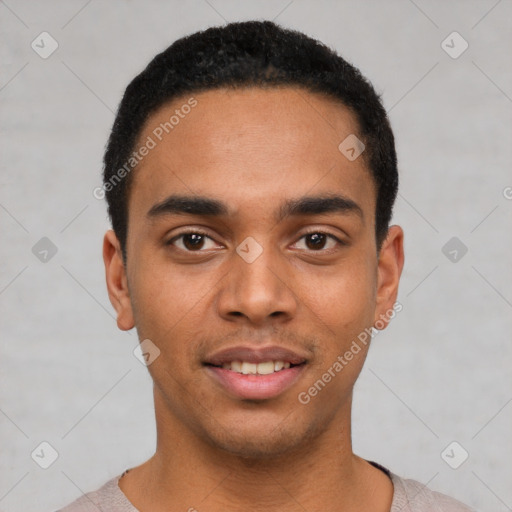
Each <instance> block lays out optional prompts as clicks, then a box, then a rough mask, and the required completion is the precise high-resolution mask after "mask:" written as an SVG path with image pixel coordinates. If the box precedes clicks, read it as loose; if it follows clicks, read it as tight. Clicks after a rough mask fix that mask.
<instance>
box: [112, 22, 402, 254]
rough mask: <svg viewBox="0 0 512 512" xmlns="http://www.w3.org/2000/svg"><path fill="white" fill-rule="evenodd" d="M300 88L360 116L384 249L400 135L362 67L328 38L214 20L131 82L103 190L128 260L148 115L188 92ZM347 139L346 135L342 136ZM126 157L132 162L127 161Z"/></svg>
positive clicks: (271, 26)
mask: <svg viewBox="0 0 512 512" xmlns="http://www.w3.org/2000/svg"><path fill="white" fill-rule="evenodd" d="M254 86H256V87H262V88H267V87H281V86H290V87H299V88H303V89H305V90H307V91H310V92H313V93H320V94H323V95H324V96H327V97H329V98H331V99H334V100H336V101H338V102H340V103H342V104H343V105H344V106H345V107H347V108H348V109H349V110H350V111H351V112H352V113H353V114H354V116H355V118H356V121H357V124H358V128H359V131H358V133H357V137H358V138H359V139H361V140H362V142H363V143H364V144H365V150H364V153H363V155H362V156H363V157H364V161H365V163H366V166H367V167H368V169H369V171H370V173H371V175H372V177H373V179H374V182H375V185H376V191H377V206H376V212H375V219H376V239H377V247H378V248H380V246H381V243H382V241H383V240H384V238H385V236H386V234H387V231H388V228H389V222H390V220H391V215H392V211H393V204H394V202H395V199H396V194H397V190H398V171H397V158H396V151H395V143H394V136H393V132H392V130H391V126H390V123H389V120H388V117H387V113H386V110H385V109H384V107H383V105H382V103H381V100H380V97H379V95H378V94H377V93H376V92H375V90H374V88H373V86H372V85H371V83H370V82H369V81H368V80H367V79H366V78H365V77H363V75H362V74H361V72H360V71H359V70H358V69H357V68H356V67H354V66H353V65H351V64H349V63H348V62H347V61H346V60H345V59H343V58H342V57H341V56H339V55H338V54H337V53H336V52H335V51H334V50H331V49H330V48H328V47H327V46H326V45H324V44H323V43H321V42H320V41H317V40H315V39H312V38H311V37H308V36H307V35H305V34H303V33H301V32H298V31H295V30H290V29H285V28H283V27H281V26H279V25H277V24H275V23H273V22H271V21H246V22H237V23H229V24H227V25H224V26H220V27H211V28H208V29H206V30H204V31H199V32H196V33H194V34H191V35H189V36H186V37H183V38H181V39H178V40H177V41H175V42H174V43H173V44H172V45H171V46H169V47H168V48H167V49H166V50H164V51H163V52H162V53H160V54H158V55H157V56H156V57H154V59H153V60H152V61H151V62H150V63H149V64H148V65H147V67H146V68H145V69H144V71H142V72H141V73H140V74H139V75H138V76H136V77H135V78H134V79H133V80H132V82H131V83H130V84H129V85H128V87H127V88H126V91H125V93H124V96H123V99H122V100H121V103H120V105H119V108H118V110H117V114H116V118H115V121H114V125H113V128H112V132H111V134H110V137H109V140H108V144H107V147H106V150H105V155H104V171H103V190H104V192H105V195H106V198H107V202H108V213H109V216H110V219H111V222H112V227H113V229H114V232H115V233H116V235H117V237H118V239H119V241H120V245H121V248H122V251H123V257H124V259H125V261H126V239H127V233H128V197H129V191H130V183H131V181H132V180H131V173H130V171H131V170H132V169H133V168H135V167H136V163H137V161H136V159H134V158H132V157H131V156H132V153H133V151H134V149H135V144H136V143H137V140H138V138H139V136H140V133H141V131H142V128H143V126H144V124H145V122H146V121H147V119H148V118H149V117H150V116H151V115H152V114H153V113H155V111H156V110H158V109H159V108H160V107H161V106H163V104H165V103H167V102H169V101H171V100H173V99H175V98H179V97H183V96H184V95H186V94H190V93H194V92H201V91H206V90H212V89H219V88H226V87H231V88H243V87H254ZM340 142H341V141H340ZM127 162H130V163H129V165H128V166H127Z"/></svg>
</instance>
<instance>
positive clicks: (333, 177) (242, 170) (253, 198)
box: [129, 88, 374, 214]
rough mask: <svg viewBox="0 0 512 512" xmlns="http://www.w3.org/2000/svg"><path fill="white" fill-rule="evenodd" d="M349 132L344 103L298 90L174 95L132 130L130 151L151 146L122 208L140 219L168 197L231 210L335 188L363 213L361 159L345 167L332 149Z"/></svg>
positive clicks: (368, 189) (366, 178) (365, 176)
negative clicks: (134, 138) (200, 199)
mask: <svg viewBox="0 0 512 512" xmlns="http://www.w3.org/2000/svg"><path fill="white" fill-rule="evenodd" d="M191 105H193V106H191ZM357 133H358V126H357V122H356V119H355V116H354V115H353V114H352V113H351V112H350V111H349V110H348V109H347V108H346V107H344V106H343V105H341V104H340V103H338V102H335V101H333V100H331V99H329V98H327V97H325V96H323V95H319V94H316V93H311V92H307V91H305V90H303V89H300V88H270V89H261V88H244V89H236V90H232V89H215V90H211V91H205V92H200V93H197V94H190V95H187V96H183V97H181V98H179V99H175V100H173V101H172V102H170V103H168V104H166V105H164V106H162V107H161V108H160V109H158V110H157V111H156V112H155V113H154V114H153V115H152V116H150V118H149V119H148V121H147V122H146V124H145V126H144V127H143V130H142V131H141V134H140V136H139V141H138V144H137V147H141V146H143V145H145V144H146V145H147V146H148V147H149V146H151V149H150V150H149V151H148V152H147V154H146V156H144V158H143V159H142V160H141V162H140V163H139V164H138V166H137V168H136V169H135V171H134V174H133V176H132V180H133V182H132V186H131V194H130V208H129V210H130V212H131V211H132V209H135V210H139V209H140V211H138V212H134V213H137V214H142V213H143V211H142V209H143V208H146V211H147V207H150V206H151V205H152V204H154V203H155V202H158V201H159V200H162V199H163V198H165V197H166V196H169V195H171V194H176V193H180V194H188V195H191V194H195V195H203V196H210V197H216V198H219V199H222V200H224V201H226V202H229V201H231V202H233V203H237V204H235V205H234V206H235V209H236V207H237V206H241V204H242V203H245V204H251V202H252V203H253V206H255V207H259V206H263V204H265V205H267V206H268V202H269V201H272V200H273V199H274V198H277V197H279V198H282V197H284V196H290V197H294V196H298V195H304V194H306V193H308V192H310V193H311V192H313V193H315V192H319V193H324V194H325V193H332V192H340V193H343V194H344V195H345V196H348V197H351V196H352V198H353V199H354V200H355V199H356V197H354V196H357V199H358V203H363V204H361V206H362V207H363V208H364V207H365V206H367V207H368V208H372V207H373V204H374V197H373V196H374V193H373V192H374V190H373V189H374V186H373V180H372V178H371V176H370V174H369V172H368V170H367V168H366V165H365V162H364V160H363V158H362V157H360V158H357V159H356V160H354V161H350V160H349V159H347V158H346V157H345V156H344V155H343V153H342V152H341V151H340V150H339V145H340V143H341V142H342V141H344V140H345V139H346V138H347V137H348V136H350V135H354V134H357ZM276 205H277V203H276Z"/></svg>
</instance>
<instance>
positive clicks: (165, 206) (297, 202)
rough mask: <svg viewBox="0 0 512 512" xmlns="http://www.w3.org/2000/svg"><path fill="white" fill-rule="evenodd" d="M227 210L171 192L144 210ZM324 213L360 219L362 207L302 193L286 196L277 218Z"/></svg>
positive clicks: (200, 212)
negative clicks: (351, 215) (288, 197)
mask: <svg viewBox="0 0 512 512" xmlns="http://www.w3.org/2000/svg"><path fill="white" fill-rule="evenodd" d="M229 213H230V209H229V208H228V206H227V205H226V204H225V203H223V202H222V201H219V200H217V199H212V198H209V197H204V196H180V195H171V196H169V197H167V198H166V199H164V200H163V201H161V202H159V203H156V204H155V205H153V206H152V207H151V208H150V210H149V211H148V213H147V216H148V217H149V218H154V217H160V216H163V215H200V216H204V217H220V216H228V215H229ZM325 213H347V214H350V213H355V214H357V215H358V216H359V217H361V218H363V217H364V215H363V210H362V208H361V207H360V206H359V205H358V204H357V203H356V202H355V201H353V200H352V199H350V198H348V197H344V196H341V195H321V196H304V197H300V198H298V199H288V200H287V201H285V202H284V203H283V204H282V205H281V206H280V208H279V210H278V214H277V221H278V222H281V221H282V220H284V219H285V218H287V217H292V216H300V215H320V214H325Z"/></svg>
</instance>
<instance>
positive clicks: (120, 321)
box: [103, 229, 135, 331]
mask: <svg viewBox="0 0 512 512" xmlns="http://www.w3.org/2000/svg"><path fill="white" fill-rule="evenodd" d="M103 262H104V263H105V277H106V280H107V289H108V296H109V298H110V302H111V304H112V306H114V309H115V310H116V312H117V326H118V327H119V329H121V330H123V331H128V330H130V329H132V328H133V327H134V326H135V321H134V319H133V311H132V303H131V300H130V292H129V290H128V279H127V277H126V268H125V266H124V262H123V256H122V252H121V244H120V243H119V240H118V239H117V237H116V235H115V233H114V231H112V230H111V229H110V230H109V231H107V232H106V233H105V237H104V238H103Z"/></svg>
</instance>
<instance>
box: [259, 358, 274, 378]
mask: <svg viewBox="0 0 512 512" xmlns="http://www.w3.org/2000/svg"><path fill="white" fill-rule="evenodd" d="M257 370H258V373H259V374H260V375H269V374H271V373H274V362H273V361H267V362H266V363H258V368H257Z"/></svg>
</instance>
